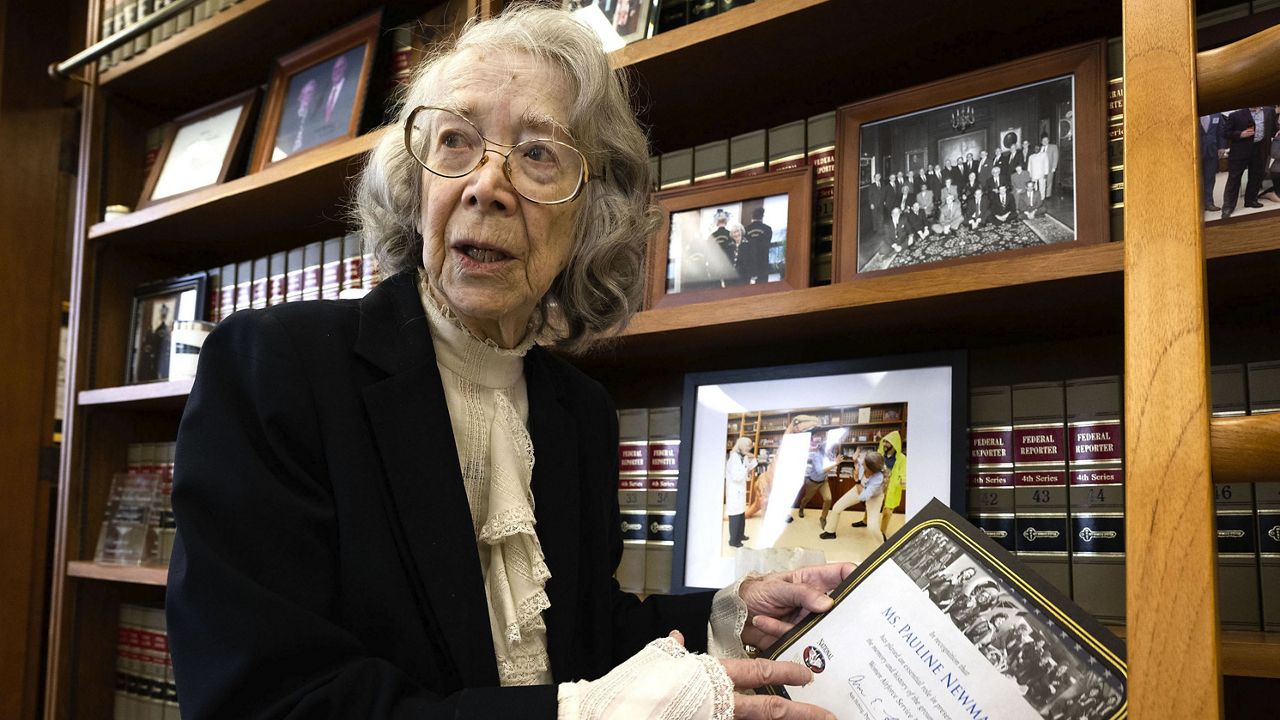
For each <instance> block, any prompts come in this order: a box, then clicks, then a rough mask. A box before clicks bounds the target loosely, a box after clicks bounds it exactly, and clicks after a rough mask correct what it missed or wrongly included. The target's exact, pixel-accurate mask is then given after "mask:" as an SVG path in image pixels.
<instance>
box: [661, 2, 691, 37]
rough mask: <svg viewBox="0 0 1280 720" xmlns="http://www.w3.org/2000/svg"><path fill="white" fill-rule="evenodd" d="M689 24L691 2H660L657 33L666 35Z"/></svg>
mask: <svg viewBox="0 0 1280 720" xmlns="http://www.w3.org/2000/svg"><path fill="white" fill-rule="evenodd" d="M688 24H689V0H659V3H658V27H657V28H656V30H655V31H654V32H655V33H664V32H666V31H668V30H674V29H676V28H678V27H684V26H685V25H688Z"/></svg>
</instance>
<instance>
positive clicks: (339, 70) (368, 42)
mask: <svg viewBox="0 0 1280 720" xmlns="http://www.w3.org/2000/svg"><path fill="white" fill-rule="evenodd" d="M380 27H381V13H373V14H372V15H369V16H367V17H365V18H363V19H361V20H358V21H356V22H354V23H352V24H350V25H348V26H346V27H345V28H343V29H341V30H338V31H337V32H334V33H332V34H330V35H327V36H325V37H323V38H320V39H319V40H316V41H315V42H313V43H311V44H309V45H306V46H305V47H301V48H299V49H297V50H295V51H293V52H291V53H289V54H288V55H285V56H283V57H281V58H278V59H277V60H276V62H275V65H274V67H273V68H272V71H271V82H270V83H269V84H268V86H267V101H266V104H265V106H264V108H263V120H262V123H261V126H260V129H259V131H258V138H257V142H256V144H255V146H254V151H253V163H252V171H253V172H257V171H259V170H262V169H263V168H265V167H267V166H269V165H272V164H274V163H277V162H280V161H282V160H285V159H288V158H291V157H293V156H295V155H299V154H301V153H304V152H306V151H308V150H313V149H315V148H317V147H321V146H324V145H328V144H330V143H334V142H338V141H341V140H346V139H349V138H353V137H355V136H356V133H357V132H359V129H360V118H361V115H362V113H363V111H364V102H365V95H366V93H367V92H368V86H369V76H370V72H371V70H372V68H373V62H374V55H375V49H376V47H377V40H378V30H379V28H380Z"/></svg>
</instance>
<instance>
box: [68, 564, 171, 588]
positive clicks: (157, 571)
mask: <svg viewBox="0 0 1280 720" xmlns="http://www.w3.org/2000/svg"><path fill="white" fill-rule="evenodd" d="M67 575H68V576H69V577H74V578H81V579H84V580H103V581H106V582H117V583H133V584H135V585H159V586H162V587H163V586H164V585H165V584H167V583H168V582H169V568H167V567H163V566H161V567H151V566H124V565H99V564H98V563H95V562H88V561H83V560H76V561H72V562H69V563H67Z"/></svg>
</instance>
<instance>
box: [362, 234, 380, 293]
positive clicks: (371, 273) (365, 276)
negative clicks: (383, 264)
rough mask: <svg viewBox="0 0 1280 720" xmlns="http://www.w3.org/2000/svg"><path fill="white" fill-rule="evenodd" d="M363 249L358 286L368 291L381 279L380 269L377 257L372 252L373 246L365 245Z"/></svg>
mask: <svg viewBox="0 0 1280 720" xmlns="http://www.w3.org/2000/svg"><path fill="white" fill-rule="evenodd" d="M363 249H364V256H363V257H362V258H361V259H360V286H361V287H363V288H364V289H365V291H366V292H368V291H369V290H372V289H374V288H375V287H377V286H378V283H379V282H381V281H382V270H381V269H380V268H379V267H378V258H377V256H376V255H374V254H373V247H372V246H370V245H366V246H364V248H363Z"/></svg>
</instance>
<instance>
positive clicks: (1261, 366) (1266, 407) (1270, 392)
mask: <svg viewBox="0 0 1280 720" xmlns="http://www.w3.org/2000/svg"><path fill="white" fill-rule="evenodd" d="M1248 371H1249V378H1248V384H1249V414H1250V415H1262V414H1263V413H1273V412H1280V360H1273V361H1271V362H1253V363H1249V365H1248Z"/></svg>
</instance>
